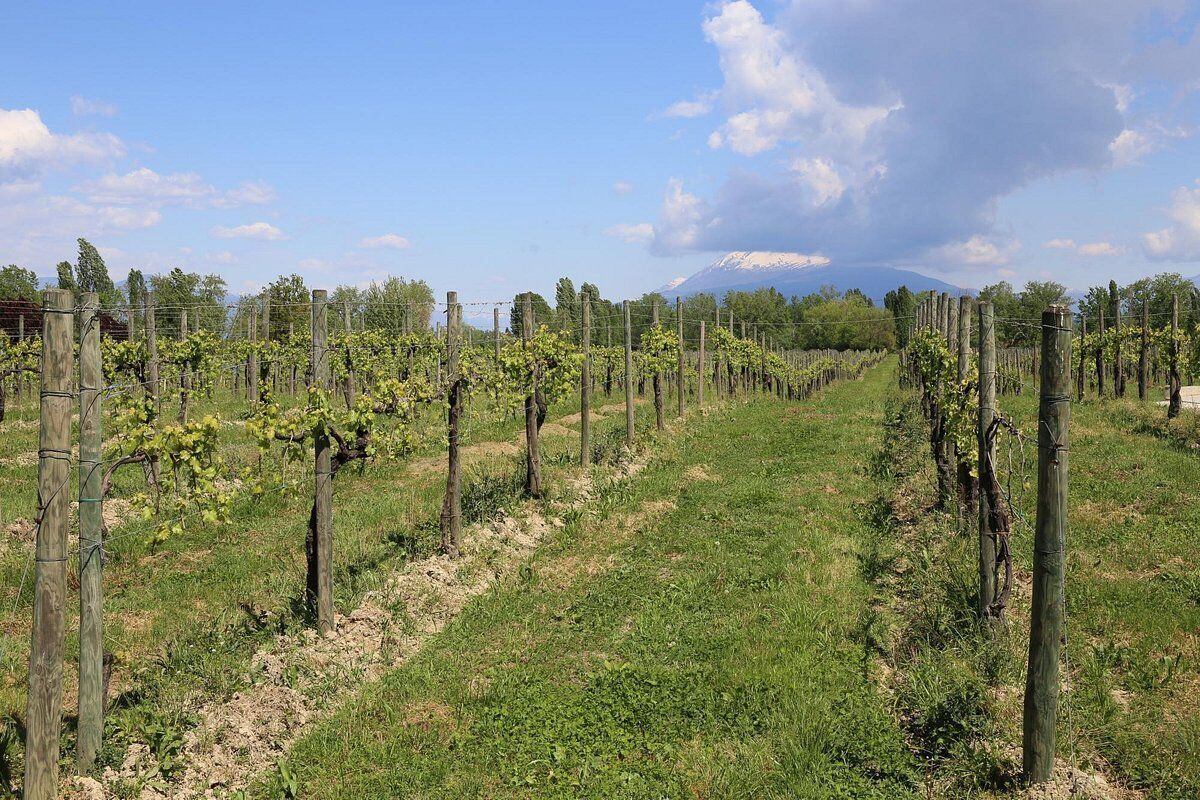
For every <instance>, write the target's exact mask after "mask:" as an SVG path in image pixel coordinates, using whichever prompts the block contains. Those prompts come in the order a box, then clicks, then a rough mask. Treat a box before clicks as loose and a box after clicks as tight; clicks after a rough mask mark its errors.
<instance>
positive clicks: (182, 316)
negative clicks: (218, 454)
mask: <svg viewBox="0 0 1200 800" xmlns="http://www.w3.org/2000/svg"><path fill="white" fill-rule="evenodd" d="M187 337H188V312H187V309H186V308H185V309H183V310H182V311H180V312H179V341H181V342H182V341H183V340H185V339H187ZM191 395H192V372H191V370H189V369H188V365H187V364H186V363H184V364H181V365H180V366H179V421H180V422H187V420H188V400H189V399H190V398H191Z"/></svg>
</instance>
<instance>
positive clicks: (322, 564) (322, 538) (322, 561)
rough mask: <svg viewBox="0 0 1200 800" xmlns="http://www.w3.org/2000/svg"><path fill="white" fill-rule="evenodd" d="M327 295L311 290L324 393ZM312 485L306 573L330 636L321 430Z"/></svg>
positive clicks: (327, 470) (329, 538)
mask: <svg viewBox="0 0 1200 800" xmlns="http://www.w3.org/2000/svg"><path fill="white" fill-rule="evenodd" d="M328 300H329V293H328V292H326V291H325V290H324V289H313V293H312V351H311V363H312V374H313V385H315V386H318V387H320V388H321V390H322V391H325V390H326V387H328V385H329V372H330V370H329V347H328V342H329V318H328V310H327V304H328ZM313 455H314V469H313V473H314V475H313V477H314V486H313V512H312V516H313V519H312V524H311V525H310V526H309V527H310V531H309V541H308V542H307V543H306V544H307V545H308V547H307V549H308V570H309V579H308V585H309V603H310V604H312V605H315V607H316V612H317V630H319V631H320V632H321V633H323V634H324V633H329V632H330V631H332V630H333V628H334V609H333V469H332V466H333V465H332V452H331V449H330V444H329V434H328V433H326V432H325V431H324V429H322V430H321V431H320V432H318V433H317V435H316V436H315V437H314V439H313Z"/></svg>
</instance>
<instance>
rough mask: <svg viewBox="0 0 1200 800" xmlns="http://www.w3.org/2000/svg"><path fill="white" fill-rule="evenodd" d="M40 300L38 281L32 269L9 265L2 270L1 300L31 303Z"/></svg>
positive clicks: (0, 272) (0, 271)
mask: <svg viewBox="0 0 1200 800" xmlns="http://www.w3.org/2000/svg"><path fill="white" fill-rule="evenodd" d="M37 299H38V279H37V275H35V274H34V272H33V270H31V269H24V268H23V267H18V266H17V265H16V264H9V265H8V266H7V267H4V268H2V269H0V300H27V301H29V302H31V303H34V302H37Z"/></svg>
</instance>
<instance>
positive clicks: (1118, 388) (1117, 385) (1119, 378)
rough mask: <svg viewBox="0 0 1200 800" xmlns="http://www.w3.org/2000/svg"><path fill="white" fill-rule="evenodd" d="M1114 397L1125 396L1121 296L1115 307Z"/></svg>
mask: <svg viewBox="0 0 1200 800" xmlns="http://www.w3.org/2000/svg"><path fill="white" fill-rule="evenodd" d="M1113 337H1114V342H1113V397H1124V396H1125V374H1124V371H1123V370H1122V369H1121V298H1120V296H1118V297H1117V302H1116V304H1115V308H1113Z"/></svg>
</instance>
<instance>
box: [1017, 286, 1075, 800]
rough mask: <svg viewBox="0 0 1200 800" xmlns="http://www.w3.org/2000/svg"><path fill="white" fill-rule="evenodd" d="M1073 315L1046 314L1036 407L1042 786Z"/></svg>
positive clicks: (1048, 749) (1060, 553)
mask: <svg viewBox="0 0 1200 800" xmlns="http://www.w3.org/2000/svg"><path fill="white" fill-rule="evenodd" d="M1070 376H1071V315H1070V313H1068V311H1067V307H1066V306H1057V305H1056V306H1050V307H1049V308H1048V309H1046V311H1044V312H1042V363H1041V378H1042V381H1041V384H1042V385H1041V395H1040V400H1039V403H1038V498H1037V523H1036V526H1035V529H1034V542H1033V604H1032V607H1031V609H1030V618H1031V619H1030V631H1029V669H1028V672H1027V674H1026V681H1025V718H1024V738H1023V746H1022V766H1023V771H1024V774H1025V779H1026V780H1027V781H1029V782H1030V783H1041V782H1042V781H1045V780H1047V779H1049V777H1050V773H1051V772H1052V771H1053V769H1054V734H1055V723H1056V720H1057V716H1058V693H1059V678H1058V669H1059V663H1058V662H1059V651H1060V648H1061V646H1062V624H1063V607H1064V603H1065V601H1064V598H1063V583H1064V581H1063V566H1064V561H1065V557H1066V553H1065V552H1064V550H1065V537H1066V530H1067V466H1068V428H1069V423H1070V417H1071V398H1070V397H1069V395H1068V393H1069V391H1070V386H1071V383H1070Z"/></svg>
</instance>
